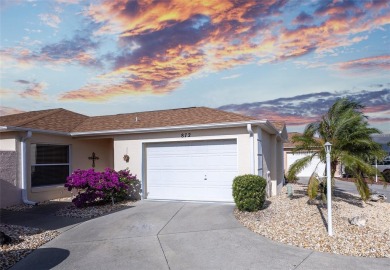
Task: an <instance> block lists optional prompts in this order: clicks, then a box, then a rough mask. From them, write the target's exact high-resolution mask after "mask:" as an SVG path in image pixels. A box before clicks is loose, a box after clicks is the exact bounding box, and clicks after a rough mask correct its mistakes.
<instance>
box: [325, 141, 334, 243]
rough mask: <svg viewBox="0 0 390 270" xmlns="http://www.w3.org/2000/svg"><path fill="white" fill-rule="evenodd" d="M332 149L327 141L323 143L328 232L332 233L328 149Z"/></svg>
mask: <svg viewBox="0 0 390 270" xmlns="http://www.w3.org/2000/svg"><path fill="white" fill-rule="evenodd" d="M331 149H332V144H331V143H329V142H326V143H325V152H326V198H327V206H328V234H329V235H330V236H332V235H333V229H332V183H331V179H330V151H331Z"/></svg>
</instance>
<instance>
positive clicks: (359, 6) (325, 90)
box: [0, 0, 390, 132]
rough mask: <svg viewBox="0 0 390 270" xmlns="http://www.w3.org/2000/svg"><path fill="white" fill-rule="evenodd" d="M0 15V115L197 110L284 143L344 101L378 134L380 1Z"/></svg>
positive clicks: (388, 26)
mask: <svg viewBox="0 0 390 270" xmlns="http://www.w3.org/2000/svg"><path fill="white" fill-rule="evenodd" d="M0 3H1V4H0V9H1V44H0V57H1V70H0V76H1V77H0V79H1V83H0V94H1V104H0V106H1V107H0V113H1V114H9V113H15V112H20V111H31V110H40V109H48V108H58V107H62V108H65V109H69V110H73V111H76V112H79V113H82V114H87V115H102V114H116V113H126V112H135V111H147V110H159V109H170V108H180V107H190V106H208V107H212V108H222V109H225V110H229V111H234V112H239V113H243V114H247V115H251V116H254V117H257V118H259V119H270V120H274V121H286V123H287V125H288V129H289V131H296V130H301V129H302V127H303V126H304V125H305V124H306V123H308V122H311V121H315V120H316V119H318V116H319V115H320V114H321V113H323V112H324V111H325V110H326V109H327V107H328V106H329V105H330V104H331V103H332V102H334V101H335V100H336V99H337V98H340V97H345V96H347V97H350V98H352V99H355V100H358V101H360V102H362V103H363V104H364V105H366V106H367V108H366V111H365V112H366V114H367V115H368V116H369V121H370V123H371V124H372V125H373V126H375V127H378V128H380V129H381V130H382V131H384V132H390V105H389V103H390V76H389V75H390V72H389V71H390V1H385V0H379V1H374V0H367V1H364V0H356V1H353V0H349V1H338V0H329V1H328V0H311V1H298V0H295V1H288V0H269V1H256V0H246V1H232V0H209V1H201V0H192V1H184V0H181V1H179V0H171V1H168V0H166V1H165V0H160V1H135V0H120V1H108V0H107V1H104V0H102V1H78V0H52V1H49V0H47V1H44V0H41V1H39V0H37V1H34V0H19V1H17V0H5V1H2V2H0Z"/></svg>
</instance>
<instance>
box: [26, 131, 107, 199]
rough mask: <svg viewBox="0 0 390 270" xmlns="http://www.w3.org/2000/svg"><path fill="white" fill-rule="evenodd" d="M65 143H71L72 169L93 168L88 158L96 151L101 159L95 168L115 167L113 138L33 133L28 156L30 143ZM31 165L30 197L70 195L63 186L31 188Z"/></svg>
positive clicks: (28, 151)
mask: <svg viewBox="0 0 390 270" xmlns="http://www.w3.org/2000/svg"><path fill="white" fill-rule="evenodd" d="M32 143H37V144H65V145H70V171H71V172H72V171H74V170H76V169H89V168H92V161H91V160H89V159H88V157H90V156H91V155H92V152H95V154H96V156H98V157H99V160H96V161H95V170H96V171H103V170H104V169H105V168H107V167H111V168H112V167H113V142H112V139H88V140H86V139H74V138H71V137H69V136H56V135H47V134H38V133H35V134H33V136H32V138H31V139H29V140H28V143H27V156H28V157H29V156H30V150H29V149H30V144H32ZM30 169H31V167H30V166H28V171H27V175H28V176H29V177H28V183H29V185H28V198H29V200H32V201H36V202H40V201H45V200H50V199H55V198H61V197H65V196H69V195H70V193H69V192H68V191H67V190H66V189H65V188H64V187H63V186H62V185H56V186H54V185H53V186H42V187H33V188H31V184H30V183H31V182H30V181H31V179H30V175H31V170H30Z"/></svg>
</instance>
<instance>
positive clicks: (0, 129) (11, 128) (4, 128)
mask: <svg viewBox="0 0 390 270" xmlns="http://www.w3.org/2000/svg"><path fill="white" fill-rule="evenodd" d="M7 131H31V132H33V133H42V134H51V135H61V136H71V134H70V133H69V132H62V131H54V130H44V129H34V128H24V127H14V126H0V132H7Z"/></svg>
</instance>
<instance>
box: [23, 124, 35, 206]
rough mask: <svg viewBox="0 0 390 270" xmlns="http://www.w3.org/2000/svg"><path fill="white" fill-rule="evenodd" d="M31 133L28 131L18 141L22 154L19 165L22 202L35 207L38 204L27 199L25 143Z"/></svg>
mask: <svg viewBox="0 0 390 270" xmlns="http://www.w3.org/2000/svg"><path fill="white" fill-rule="evenodd" d="M31 136H32V132H31V131H30V130H29V131H27V133H26V136H25V137H22V139H21V140H20V142H21V144H22V153H21V159H22V162H21V165H22V200H23V203H25V204H31V205H37V204H38V203H36V202H33V201H30V200H29V199H28V197H27V147H26V141H27V140H28V139H30V138H31Z"/></svg>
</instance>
